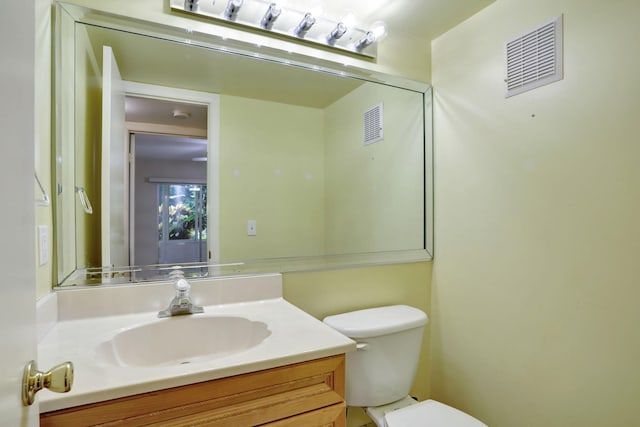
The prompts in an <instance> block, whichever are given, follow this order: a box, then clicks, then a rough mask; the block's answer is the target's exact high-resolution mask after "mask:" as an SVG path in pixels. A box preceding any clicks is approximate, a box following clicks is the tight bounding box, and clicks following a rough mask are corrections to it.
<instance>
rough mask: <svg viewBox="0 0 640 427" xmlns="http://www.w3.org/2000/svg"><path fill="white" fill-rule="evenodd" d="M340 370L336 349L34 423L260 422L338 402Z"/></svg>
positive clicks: (125, 426)
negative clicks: (304, 359) (324, 354)
mask: <svg viewBox="0 0 640 427" xmlns="http://www.w3.org/2000/svg"><path fill="white" fill-rule="evenodd" d="M344 369H345V357H344V355H343V354H342V355H338V356H332V357H326V358H323V359H316V360H311V361H308V362H303V363H297V364H294V365H288V366H283V367H280V368H273V369H268V370H265V371H258V372H253V373H249V374H243V375H237V376H234V377H228V378H222V379H218V380H212V381H207V382H203V383H196V384H191V385H187V386H182V387H176V388H171V389H166V390H158V391H154V392H149V393H145V394H140V395H135V396H129V397H124V398H120V399H115V400H111V401H106V402H99V403H94V404H89V405H85V406H80V407H76V408H69V409H63V410H60V411H56V412H50V413H45V414H42V415H41V417H40V423H41V424H40V425H41V426H42V427H86V426H87V425H92V426H108V425H109V426H111V425H118V426H120V427H139V426H141V425H144V426H158V427H160V426H162V427H184V426H199V427H205V426H206V427H214V426H220V427H229V426H234V427H235V426H257V425H263V424H267V423H270V422H276V421H277V420H281V419H287V418H289V417H296V416H298V415H300V414H302V415H307V414H313V413H315V412H316V411H317V410H321V409H324V408H334V407H336V408H337V407H338V406H340V405H342V406H344V388H345V381H344V380H345V377H344ZM330 412H331V411H330ZM325 418H327V417H325ZM328 418H331V416H328ZM343 418H344V417H343ZM323 419H324V418H323ZM283 425H295V424H283ZM297 425H298V426H305V427H307V425H316V424H305V423H301V424H297ZM317 425H319V426H320V425H322V426H324V425H337V426H341V425H342V426H343V425H344V423H342V424H332V423H331V422H328V423H325V424H317Z"/></svg>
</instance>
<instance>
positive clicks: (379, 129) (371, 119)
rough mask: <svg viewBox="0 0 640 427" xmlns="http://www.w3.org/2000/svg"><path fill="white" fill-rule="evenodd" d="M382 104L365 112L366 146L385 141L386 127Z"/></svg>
mask: <svg viewBox="0 0 640 427" xmlns="http://www.w3.org/2000/svg"><path fill="white" fill-rule="evenodd" d="M382 113H383V110H382V104H378V105H376V106H375V107H373V108H371V109H369V110H367V111H365V112H364V145H369V144H373V143H374V142H378V141H382V140H383V139H384V126H383V116H382Z"/></svg>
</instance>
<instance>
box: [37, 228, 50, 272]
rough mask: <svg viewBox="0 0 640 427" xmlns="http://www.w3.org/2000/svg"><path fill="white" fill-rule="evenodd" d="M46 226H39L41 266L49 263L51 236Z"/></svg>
mask: <svg viewBox="0 0 640 427" xmlns="http://www.w3.org/2000/svg"><path fill="white" fill-rule="evenodd" d="M48 234H49V233H48V230H47V226H46V225H39V226H38V257H39V260H40V265H45V264H46V263H47V262H49V236H48Z"/></svg>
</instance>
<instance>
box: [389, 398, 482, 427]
mask: <svg viewBox="0 0 640 427" xmlns="http://www.w3.org/2000/svg"><path fill="white" fill-rule="evenodd" d="M385 421H386V424H387V426H388V427H487V425H486V424H484V423H482V422H480V421H479V420H477V419H476V418H473V417H472V416H471V415H468V414H465V413H464V412H462V411H459V410H457V409H455V408H452V407H451V406H448V405H445V404H443V403H440V402H437V401H435V400H425V401H424V402H420V403H416V404H414V405H410V406H406V407H404V408H402V409H398V410H395V411H391V412H387V413H386V415H385Z"/></svg>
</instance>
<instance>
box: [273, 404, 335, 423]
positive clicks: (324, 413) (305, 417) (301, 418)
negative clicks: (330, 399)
mask: <svg viewBox="0 0 640 427" xmlns="http://www.w3.org/2000/svg"><path fill="white" fill-rule="evenodd" d="M346 418H347V410H346V405H345V404H344V403H339V404H337V405H333V406H329V407H326V408H322V409H317V410H315V411H312V412H308V413H306V414H301V415H296V416H294V417H289V418H285V419H284V420H278V421H274V422H272V423H268V424H264V425H263V426H264V427H299V426H305V427H345V426H346Z"/></svg>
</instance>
